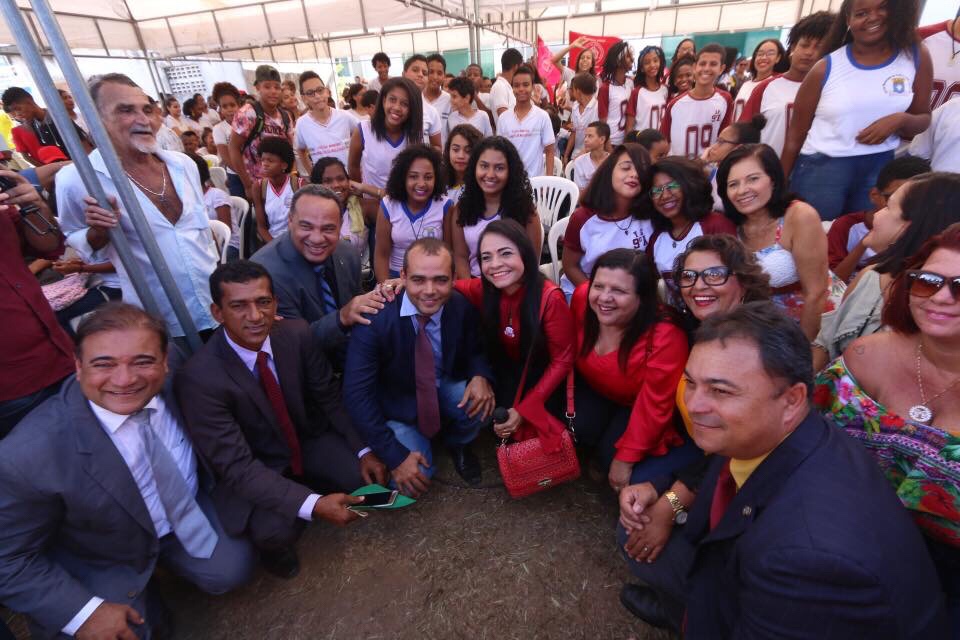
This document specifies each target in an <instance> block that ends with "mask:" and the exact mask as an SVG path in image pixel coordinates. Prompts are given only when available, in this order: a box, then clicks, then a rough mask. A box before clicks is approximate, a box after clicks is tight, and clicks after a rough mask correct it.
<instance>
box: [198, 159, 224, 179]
mask: <svg viewBox="0 0 960 640" xmlns="http://www.w3.org/2000/svg"><path fill="white" fill-rule="evenodd" d="M203 159H204V160H206V161H207V166H208V167H210V168H211V169H212V168H213V167H219V166H220V156H215V155H213V154H212V153H208V154H207V155H205V156H203ZM224 180H226V178H224Z"/></svg>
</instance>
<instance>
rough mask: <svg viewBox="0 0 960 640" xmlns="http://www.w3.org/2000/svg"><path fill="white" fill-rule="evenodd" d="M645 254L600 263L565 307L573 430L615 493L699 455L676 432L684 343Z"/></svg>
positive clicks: (626, 252)
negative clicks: (570, 340) (573, 329)
mask: <svg viewBox="0 0 960 640" xmlns="http://www.w3.org/2000/svg"><path fill="white" fill-rule="evenodd" d="M658 279H659V276H658V273H657V268H656V266H655V265H654V263H653V261H652V260H651V259H650V257H649V256H647V255H646V254H645V253H641V252H636V251H633V250H630V249H614V250H612V251H608V252H607V253H605V254H603V255H602V256H600V258H599V259H598V260H597V262H596V264H595V265H594V267H593V273H592V274H591V275H590V280H589V282H585V283H584V284H582V285H580V286H579V287H577V290H576V291H575V292H574V294H573V299H572V300H571V302H570V305H571V310H572V311H573V317H574V321H575V322H576V326H577V360H576V371H577V385H576V409H577V418H576V429H577V441H578V443H579V444H585V445H588V446H593V447H594V448H595V453H594V459H593V464H594V466H595V467H596V468H597V469H598V470H600V471H601V472H602V473H606V474H607V478H608V480H609V482H610V486H611V487H612V488H613V490H614V491H619V490H620V489H622V488H623V487H624V486H626V485H628V484H636V483H638V482H643V481H645V480H649V479H650V478H653V477H656V476H660V475H662V474H665V473H670V472H672V471H673V470H675V469H677V468H680V467H684V466H686V465H687V464H688V463H690V462H692V461H693V460H694V459H696V458H698V457H700V456H701V455H702V454H701V452H700V450H699V449H697V447H696V445H695V444H693V442H692V440H690V439H689V437H688V436H687V435H686V433H685V432H684V430H683V429H680V430H678V429H677V428H676V426H675V420H674V417H675V416H674V414H675V409H676V400H675V397H676V393H677V384H678V383H679V382H680V377H681V375H682V374H683V367H684V365H685V364H686V362H687V352H688V347H687V338H686V335H685V334H684V332H683V330H682V329H681V328H680V327H679V326H677V324H676V323H675V322H674V321H673V318H672V315H670V313H669V312H668V311H667V310H665V309H664V308H663V307H662V306H661V305H660V304H659V302H658V300H657V281H658Z"/></svg>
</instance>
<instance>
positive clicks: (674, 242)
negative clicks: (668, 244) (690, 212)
mask: <svg viewBox="0 0 960 640" xmlns="http://www.w3.org/2000/svg"><path fill="white" fill-rule="evenodd" d="M692 227H693V221H691V222H688V223H687V226H686V227H684V228H683V233H681V234H680V237H679V238H675V237H673V233H671V234H670V239H671V240H672V241H673V248H674V249H676V248H677V243H678V242H680V241H681V240H683V239H684V238H686V237H687V234H688V233H690V229H691V228H692Z"/></svg>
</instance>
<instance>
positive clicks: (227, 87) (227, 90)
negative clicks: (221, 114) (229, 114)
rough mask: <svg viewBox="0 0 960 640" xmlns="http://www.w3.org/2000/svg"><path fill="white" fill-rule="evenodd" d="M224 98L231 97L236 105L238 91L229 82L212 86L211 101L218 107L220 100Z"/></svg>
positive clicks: (238, 98)
mask: <svg viewBox="0 0 960 640" xmlns="http://www.w3.org/2000/svg"><path fill="white" fill-rule="evenodd" d="M224 96H233V99H234V100H236V101H237V104H238V105H239V104H240V90H239V89H237V88H236V87H235V86H233V85H232V84H230V83H229V82H218V83H217V84H215V85H213V101H214V102H216V103H217V104H218V105H219V104H220V99H221V98H223V97H224Z"/></svg>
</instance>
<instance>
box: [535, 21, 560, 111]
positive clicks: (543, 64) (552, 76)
mask: <svg viewBox="0 0 960 640" xmlns="http://www.w3.org/2000/svg"><path fill="white" fill-rule="evenodd" d="M552 57H553V53H552V52H551V51H550V47H548V46H547V45H546V43H545V42H544V41H543V38H541V37H540V36H537V73H539V74H540V79H541V80H543V83H544V85H546V87H547V89H548V90H549V91H550V93H551V96H550V98H551V100H552V99H553V95H552V94H553V88H554V87H555V86H557V83H558V82H560V78H561V77H562V76H561V74H560V69H557V66H556V65H555V64H553V61H552V60H551V58H552Z"/></svg>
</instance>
